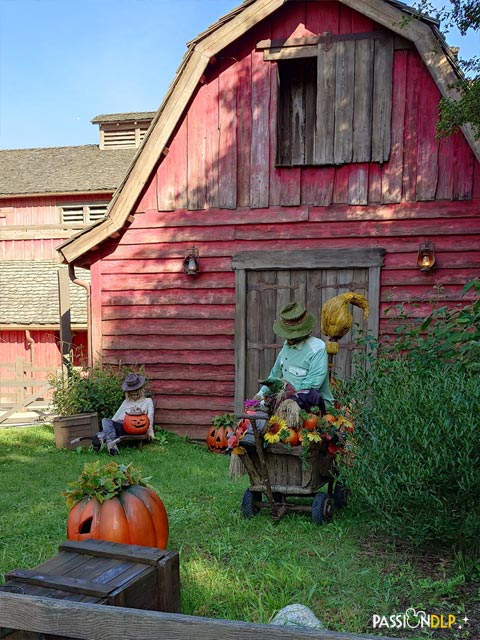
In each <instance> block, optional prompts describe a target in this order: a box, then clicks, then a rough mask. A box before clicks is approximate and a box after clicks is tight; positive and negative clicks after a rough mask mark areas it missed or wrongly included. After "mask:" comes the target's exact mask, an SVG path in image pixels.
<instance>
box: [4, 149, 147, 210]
mask: <svg viewBox="0 0 480 640" xmlns="http://www.w3.org/2000/svg"><path fill="white" fill-rule="evenodd" d="M136 151H137V150H136V149H134V148H132V149H113V150H101V149H99V147H98V146H97V145H93V144H92V145H84V146H76V147H49V148H42V149H11V150H0V197H2V196H4V197H5V196H8V197H11V196H14V195H32V194H46V193H72V194H74V193H89V192H99V191H107V192H112V191H114V190H115V189H116V188H117V187H118V185H119V184H120V182H121V181H122V178H123V177H124V176H125V173H126V172H127V169H128V167H129V166H130V164H131V162H132V159H133V157H134V155H135V152H136Z"/></svg>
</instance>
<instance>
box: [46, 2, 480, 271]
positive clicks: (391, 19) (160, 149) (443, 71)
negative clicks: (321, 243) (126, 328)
mask: <svg viewBox="0 0 480 640" xmlns="http://www.w3.org/2000/svg"><path fill="white" fill-rule="evenodd" d="M288 1H289V0H245V1H244V2H243V4H241V5H240V6H238V7H237V8H235V9H233V10H232V11H231V12H230V13H228V14H226V15H225V16H223V17H222V18H220V19H219V20H218V21H217V22H215V23H214V24H213V25H212V26H211V27H209V28H208V29H207V30H205V31H203V32H202V33H200V34H199V35H198V36H197V37H196V38H195V39H194V40H192V41H190V42H189V43H188V44H187V51H186V53H185V55H184V58H183V60H182V62H181V64H180V67H179V68H178V70H177V72H176V75H175V77H174V79H173V82H172V83H171V85H170V87H169V89H168V91H167V93H166V95H165V98H164V100H163V102H162V104H161V105H160V108H159V109H158V111H157V113H156V115H155V118H154V120H153V122H152V125H151V127H150V129H149V132H148V134H147V136H146V138H145V140H144V142H143V145H142V147H141V149H140V150H139V153H138V155H137V156H136V158H135V160H134V162H132V165H131V166H130V169H129V171H128V173H127V174H126V176H125V178H124V180H123V182H122V184H121V185H120V186H119V188H118V189H117V191H116V192H115V194H114V196H113V199H112V201H111V204H110V208H109V212H108V215H107V217H106V218H105V219H104V220H103V221H102V222H101V223H100V224H98V225H95V226H94V227H91V228H89V229H87V230H85V231H83V232H80V233H79V234H77V235H75V236H72V237H71V238H70V239H68V240H66V241H65V242H64V243H63V244H62V245H60V246H59V247H58V248H57V249H58V251H59V253H60V257H61V259H62V260H64V261H66V262H75V261H76V260H78V259H79V258H80V257H81V256H83V255H84V254H85V253H87V252H88V251H90V250H91V249H92V248H94V247H96V246H98V244H99V243H100V242H102V241H104V240H106V239H107V238H109V237H115V236H116V235H117V234H118V232H119V231H120V230H121V229H122V227H123V226H124V224H125V222H126V221H127V219H128V217H129V215H130V213H131V211H132V209H133V208H134V206H135V203H136V202H137V200H138V198H139V196H140V193H141V192H142V189H143V188H144V187H145V185H146V183H147V181H148V180H149V178H150V175H151V173H152V171H153V170H154V168H155V166H156V164H157V163H158V160H159V158H160V157H161V156H162V154H163V153H165V152H166V147H167V144H168V142H169V138H170V136H171V135H172V133H173V131H174V129H175V126H176V125H177V123H178V121H179V119H180V118H181V117H182V114H183V113H184V111H185V109H186V108H187V106H188V103H189V100H190V99H191V97H192V95H193V93H194V91H195V89H196V88H197V86H198V83H199V82H200V80H201V78H202V76H203V74H204V72H205V70H206V68H207V65H208V64H209V61H210V60H211V59H212V58H214V57H215V56H216V55H218V53H219V52H220V51H222V50H223V49H225V47H227V46H228V45H230V44H231V43H233V42H234V41H236V40H237V39H238V38H241V37H242V36H243V35H244V34H245V33H247V32H248V31H249V30H250V29H252V28H253V27H254V26H255V25H256V24H258V23H259V22H260V21H261V20H264V19H265V18H268V16H270V15H271V14H272V13H274V12H275V11H276V10H277V9H279V8H280V7H282V6H283V5H284V4H286V3H287V2H288ZM338 1H339V2H340V3H341V4H344V5H345V6H348V7H350V8H351V9H354V10H355V11H357V12H359V13H361V14H363V15H365V16H367V17H368V18H370V19H372V20H373V21H375V22H376V23H378V24H381V25H382V26H384V27H385V28H387V29H389V30H390V31H393V32H395V33H397V34H398V35H400V36H402V37H403V38H405V39H407V40H410V41H411V42H412V43H413V44H414V45H415V47H416V49H417V51H418V52H419V54H420V56H421V57H422V59H423V62H424V63H425V65H426V66H427V68H428V69H429V71H430V73H431V75H432V77H433V79H434V81H435V83H436V84H437V87H438V89H439V91H440V93H441V94H442V95H443V96H453V95H454V90H453V89H452V85H453V84H454V83H455V82H456V81H457V80H458V67H457V65H456V63H455V60H454V57H453V56H452V55H451V52H450V49H449V47H448V46H447V45H446V42H445V40H444V39H443V36H441V34H440V31H439V29H438V22H437V21H436V20H433V19H431V18H428V17H426V16H423V15H418V13H416V12H415V10H414V9H412V8H411V7H408V6H407V5H405V4H403V3H402V2H399V1H398V0H338ZM406 15H407V16H412V15H415V16H417V17H418V19H412V20H407V21H405V17H406ZM439 45H440V46H439ZM462 129H463V132H464V135H465V137H466V139H467V141H468V142H469V144H470V146H471V148H472V150H473V152H474V153H475V155H476V157H477V158H478V160H480V141H478V140H475V136H474V133H473V130H472V128H471V127H470V126H465V127H462Z"/></svg>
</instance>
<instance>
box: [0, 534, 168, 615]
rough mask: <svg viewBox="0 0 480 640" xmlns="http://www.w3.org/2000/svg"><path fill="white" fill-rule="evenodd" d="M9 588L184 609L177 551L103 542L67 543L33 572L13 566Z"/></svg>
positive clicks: (126, 604)
mask: <svg viewBox="0 0 480 640" xmlns="http://www.w3.org/2000/svg"><path fill="white" fill-rule="evenodd" d="M5 579H6V582H5V586H17V587H20V588H21V589H22V591H23V593H24V594H26V595H32V596H43V597H49V598H55V599H57V600H58V599H60V600H71V601H75V602H87V603H92V604H106V605H112V606H119V607H128V608H135V609H149V610H152V611H168V612H171V613H179V612H180V575H179V558H178V553H175V552H172V551H164V550H162V549H157V548H152V547H141V546H137V545H128V544H118V543H116V542H106V541H104V540H85V541H82V542H73V541H66V542H64V543H63V544H61V545H60V547H59V553H58V555H56V556H54V557H53V558H50V559H49V560H47V561H46V562H43V563H42V564H39V565H38V566H36V567H35V568H34V569H33V570H28V569H14V570H13V571H10V572H9V573H7V574H6V576H5Z"/></svg>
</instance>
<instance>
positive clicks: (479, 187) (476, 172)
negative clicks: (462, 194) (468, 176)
mask: <svg viewBox="0 0 480 640" xmlns="http://www.w3.org/2000/svg"><path fill="white" fill-rule="evenodd" d="M472 198H475V199H478V200H480V162H479V161H478V160H477V159H476V158H474V160H473V187H472Z"/></svg>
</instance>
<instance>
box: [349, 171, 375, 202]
mask: <svg viewBox="0 0 480 640" xmlns="http://www.w3.org/2000/svg"><path fill="white" fill-rule="evenodd" d="M369 166H370V163H368V162H360V163H356V164H354V165H351V167H350V171H349V174H348V204H352V205H363V204H367V203H368V173H369Z"/></svg>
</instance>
